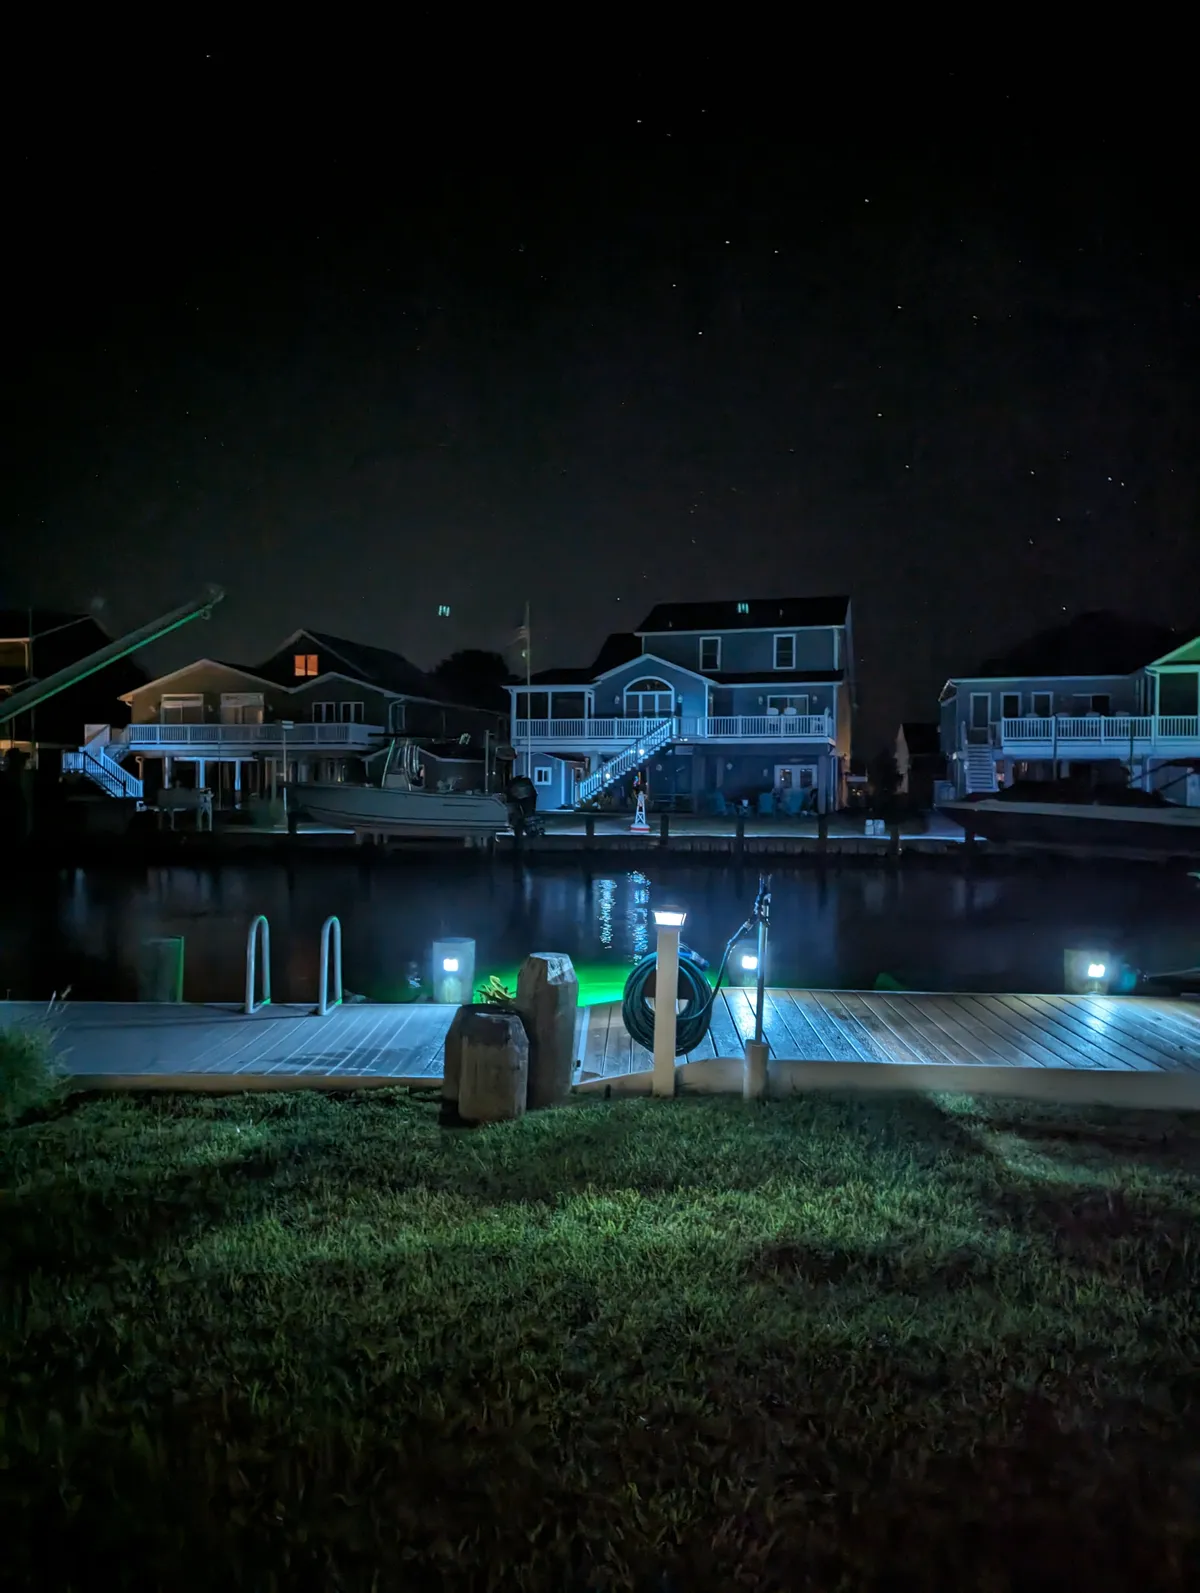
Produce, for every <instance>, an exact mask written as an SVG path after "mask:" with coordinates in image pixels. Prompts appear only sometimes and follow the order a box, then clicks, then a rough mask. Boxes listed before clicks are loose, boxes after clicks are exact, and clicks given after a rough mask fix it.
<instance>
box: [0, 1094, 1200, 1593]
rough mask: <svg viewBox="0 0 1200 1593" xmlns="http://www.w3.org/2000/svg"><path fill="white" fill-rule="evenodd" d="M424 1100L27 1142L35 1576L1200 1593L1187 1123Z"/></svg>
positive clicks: (9, 1167)
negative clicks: (1197, 1592) (445, 1104)
mask: <svg viewBox="0 0 1200 1593" xmlns="http://www.w3.org/2000/svg"><path fill="white" fill-rule="evenodd" d="M436 1118H437V1108H436V1106H435V1105H434V1104H423V1103H418V1102H415V1101H413V1100H411V1099H410V1098H408V1097H407V1096H403V1095H400V1094H392V1093H391V1092H383V1093H375V1092H372V1093H370V1094H367V1095H364V1096H361V1097H357V1098H355V1099H353V1100H349V1101H348V1100H345V1099H337V1100H331V1099H326V1098H323V1097H320V1096H315V1095H302V1096H266V1097H264V1096H259V1097H246V1098H241V1099H229V1098H224V1099H203V1098H201V1099H197V1098H195V1097H175V1098H170V1097H153V1098H146V1099H142V1100H130V1099H125V1100H97V1101H92V1102H89V1103H87V1104H86V1105H85V1106H83V1107H81V1108H78V1109H76V1110H75V1111H73V1112H71V1113H69V1114H63V1115H62V1116H60V1117H57V1118H54V1119H51V1120H48V1121H42V1122H38V1123H34V1124H30V1125H26V1126H20V1127H16V1128H13V1129H10V1130H8V1131H7V1132H6V1133H5V1134H3V1135H0V1190H2V1192H3V1194H2V1199H0V1275H2V1277H3V1288H4V1306H5V1314H4V1319H3V1320H4V1324H5V1331H4V1335H3V1341H2V1347H0V1390H3V1394H2V1395H0V1398H3V1400H4V1405H3V1409H2V1414H3V1427H2V1430H0V1462H2V1466H0V1503H2V1504H3V1506H4V1511H5V1519H6V1521H7V1522H9V1523H17V1524H18V1525H17V1528H16V1530H13V1528H12V1526H11V1525H10V1528H9V1532H8V1534H7V1538H6V1575H7V1579H8V1580H9V1581H10V1582H11V1584H12V1585H17V1586H29V1587H33V1586H37V1587H40V1588H50V1587H60V1586H76V1587H81V1588H82V1587H90V1586H98V1585H101V1584H102V1583H109V1584H111V1585H113V1586H120V1587H157V1586H163V1587H167V1586H170V1587H172V1588H176V1589H178V1588H180V1587H189V1586H206V1587H207V1586H227V1587H243V1586H244V1587H252V1588H255V1589H266V1588H271V1587H279V1588H289V1589H292V1588H309V1587H311V1588H314V1589H316V1588H321V1589H323V1590H327V1589H359V1588H361V1589H370V1588H374V1587H380V1588H382V1587H398V1588H405V1589H409V1588H412V1589H418V1590H420V1589H424V1588H431V1589H432V1588H440V1589H446V1588H464V1589H467V1588H469V1589H476V1588H479V1589H483V1588H489V1587H497V1588H513V1589H530V1590H543V1589H545V1590H551V1589H553V1590H555V1593H565V1590H575V1589H579V1590H582V1589H593V1588H594V1589H618V1588H643V1587H644V1588H646V1589H655V1590H658V1593H666V1590H667V1589H672V1588H674V1589H678V1590H679V1593H682V1590H684V1589H688V1590H707V1589H718V1588H719V1589H736V1588H743V1587H744V1588H758V1589H768V1588H769V1589H775V1588H778V1589H785V1588H786V1589H809V1588H811V1589H820V1590H822V1593H831V1590H835V1589H838V1588H878V1589H880V1590H883V1589H888V1590H894V1589H906V1588H913V1589H916V1588H921V1589H924V1588H938V1589H944V1588H947V1587H961V1588H967V1587H971V1588H975V1587H985V1588H988V1589H992V1588H996V1589H1007V1588H1010V1587H1011V1588H1014V1589H1015V1588H1020V1589H1040V1588H1051V1587H1066V1586H1068V1585H1070V1586H1077V1585H1085V1586H1088V1587H1089V1593H1107V1590H1114V1593H1115V1590H1116V1589H1126V1588H1128V1587H1131V1586H1137V1587H1139V1588H1159V1587H1161V1588H1175V1587H1178V1588H1184V1587H1186V1586H1189V1585H1191V1573H1192V1569H1193V1568H1194V1566H1195V1563H1196V1555H1197V1552H1198V1551H1200V1537H1198V1528H1197V1523H1198V1522H1200V1439H1198V1437H1197V1435H1198V1434H1200V1422H1198V1420H1197V1416H1198V1415H1200V1411H1198V1409H1197V1405H1198V1403H1200V1388H1198V1382H1197V1374H1196V1371H1195V1367H1196V1365H1197V1361H1198V1352H1200V1324H1198V1317H1197V1313H1198V1306H1197V1301H1198V1300H1200V1253H1198V1251H1197V1246H1196V1242H1195V1239H1194V1237H1193V1236H1194V1234H1195V1233H1196V1232H1197V1228H1196V1220H1197V1217H1198V1216H1200V1177H1198V1173H1197V1169H1198V1168H1200V1123H1198V1122H1197V1121H1196V1120H1195V1119H1189V1118H1186V1117H1180V1118H1173V1119H1170V1120H1169V1121H1164V1120H1162V1119H1157V1118H1139V1117H1136V1116H1130V1115H1129V1114H1125V1115H1123V1116H1121V1117H1116V1116H1115V1115H1113V1114H1106V1113H1103V1112H1094V1113H1087V1114H1082V1115H1081V1114H1078V1113H1076V1114H1073V1115H1068V1114H1057V1113H1052V1112H1047V1111H1046V1110H1045V1109H1043V1108H1035V1107H1028V1108H1026V1107H1021V1106H1014V1105H1012V1104H1011V1103H995V1102H980V1101H974V1100H967V1099H963V1098H922V1099H911V1098H910V1099H906V1100H899V1099H895V1100H893V1099H885V1100H878V1099H872V1100H866V1101H864V1100H839V1099H834V1098H813V1099H807V1100H796V1101H790V1102H780V1103H775V1104H772V1105H770V1106H766V1107H755V1106H750V1105H743V1104H742V1103H735V1102H724V1101H691V1100H681V1101H677V1102H673V1103H662V1102H614V1103H591V1104H588V1105H582V1106H578V1107H572V1108H570V1109H568V1110H564V1111H561V1112H557V1113H546V1114H541V1115H539V1116H537V1117H531V1118H528V1119H526V1120H525V1121H524V1122H522V1123H519V1124H514V1125H508V1126H504V1127H497V1128H493V1129H486V1130H481V1131H477V1132H474V1133H468V1132H447V1131H445V1130H442V1129H439V1128H438V1126H437V1121H436Z"/></svg>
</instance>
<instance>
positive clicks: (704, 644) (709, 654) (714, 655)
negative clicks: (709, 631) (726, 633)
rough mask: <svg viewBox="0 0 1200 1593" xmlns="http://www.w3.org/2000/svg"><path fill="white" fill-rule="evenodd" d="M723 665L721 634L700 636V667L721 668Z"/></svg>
mask: <svg viewBox="0 0 1200 1593" xmlns="http://www.w3.org/2000/svg"><path fill="white" fill-rule="evenodd" d="M720 667H721V638H720V637H719V636H702V637H701V638H700V668H701V669H720Z"/></svg>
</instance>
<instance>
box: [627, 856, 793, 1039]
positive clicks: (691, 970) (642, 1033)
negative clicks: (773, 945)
mask: <svg viewBox="0 0 1200 1593" xmlns="http://www.w3.org/2000/svg"><path fill="white" fill-rule="evenodd" d="M770 908H771V880H770V876H769V875H767V876H766V877H760V878H759V882H758V895H757V897H756V898H755V902H754V910H753V912H752V913H751V914H750V917H749V918H748V919H747V920H746V922H745V923H744V924H742V925H741V927H740V928H739V929H736V930H734V932H733V934H732V935H730V937H729V939H728V940H727V941H726V943H725V951H724V954H723V955H722V957H721V961H720V964H719V966H718V968H717V977H716V979H715V980H714V982H713V984H712V985H710V984H709V982H708V980H707V979H706V978H705V977H704V975H703V973H702V972H701V970H700V967H699V963H698V961H693V959H692V958H691V957H690V956H688V955H687V954H686V953H684V952H681V954H680V958H679V999H681V1000H686V1001H687V1009H686V1010H685V1011H684V1012H682V1013H680V1015H679V1017H678V1018H677V1019H676V1022H675V1055H676V1056H686V1055H687V1053H688V1052H689V1051H694V1050H695V1049H696V1047H697V1046H698V1045H699V1044H700V1042H701V1041H702V1040H703V1039H704V1036H705V1035H706V1034H707V1033H708V1026H709V1024H710V1023H711V1022H712V1011H713V1003H714V1001H716V999H717V992H718V990H720V988H721V980H722V979H723V978H724V977H725V966H726V964H727V963H728V961H729V953H730V952H731V951H732V950H733V948H734V946H735V945H736V944H737V942H738V941H739V940H740V939H741V938H742V936H743V935H748V934H749V933H750V931H751V930H752V929H754V928H755V926H756V925H757V924H758V922H759V920H760V919H763V920H764V921H765V920H766V919H767V918H768V916H769V914H770ZM657 966H658V954H657V952H653V951H652V952H651V953H650V955H649V956H648V957H643V958H642V960H641V962H639V963H638V964H637V965H636V966H635V967H634V970H633V972H632V973H631V974H630V975H629V978H628V979H627V980H626V981H625V992H624V995H623V996H622V999H621V1020H622V1022H623V1023H624V1025H625V1032H626V1034H628V1035H629V1036H630V1037H631V1038H632V1039H634V1040H636V1041H637V1043H638V1044H639V1045H641V1046H645V1048H646V1050H647V1051H653V1050H654V1010H653V1008H652V1007H650V1006H648V1005H647V1004H646V987H647V985H648V984H649V983H650V979H651V976H652V975H653V973H654V971H655V969H656V968H657Z"/></svg>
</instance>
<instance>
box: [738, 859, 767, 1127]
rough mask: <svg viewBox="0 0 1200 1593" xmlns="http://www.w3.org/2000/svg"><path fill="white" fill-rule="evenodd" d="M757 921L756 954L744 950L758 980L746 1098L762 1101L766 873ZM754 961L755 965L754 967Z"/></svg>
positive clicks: (745, 1063) (761, 881)
mask: <svg viewBox="0 0 1200 1593" xmlns="http://www.w3.org/2000/svg"><path fill="white" fill-rule="evenodd" d="M754 922H755V923H756V924H757V925H758V945H757V949H756V950H755V952H754V953H753V954H751V953H749V952H744V953H742V956H741V963H742V967H743V968H744V969H745V970H746V972H747V973H750V972H753V974H754V976H755V979H754V1038H753V1040H747V1041H746V1050H745V1056H744V1060H743V1066H742V1097H743V1099H744V1100H747V1101H757V1100H761V1099H762V1097H763V1096H764V1095H765V1094H766V1093H767V1046H766V1042H765V1041H764V1039H763V996H764V992H765V987H766V982H767V937H768V933H769V931H770V923H771V876H770V875H769V874H767V875H763V876H761V877H760V878H759V881H758V896H757V898H756V899H755V903H754ZM751 964H752V965H753V967H751Z"/></svg>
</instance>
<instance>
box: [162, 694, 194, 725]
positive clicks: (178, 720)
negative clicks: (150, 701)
mask: <svg viewBox="0 0 1200 1593" xmlns="http://www.w3.org/2000/svg"><path fill="white" fill-rule="evenodd" d="M159 718H160V719H161V720H162V723H163V724H164V725H202V724H203V723H204V697H203V695H202V694H201V693H199V692H197V693H194V694H189V695H187V696H183V695H176V696H164V697H163V699H162V702H161V703H160V704H159Z"/></svg>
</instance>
